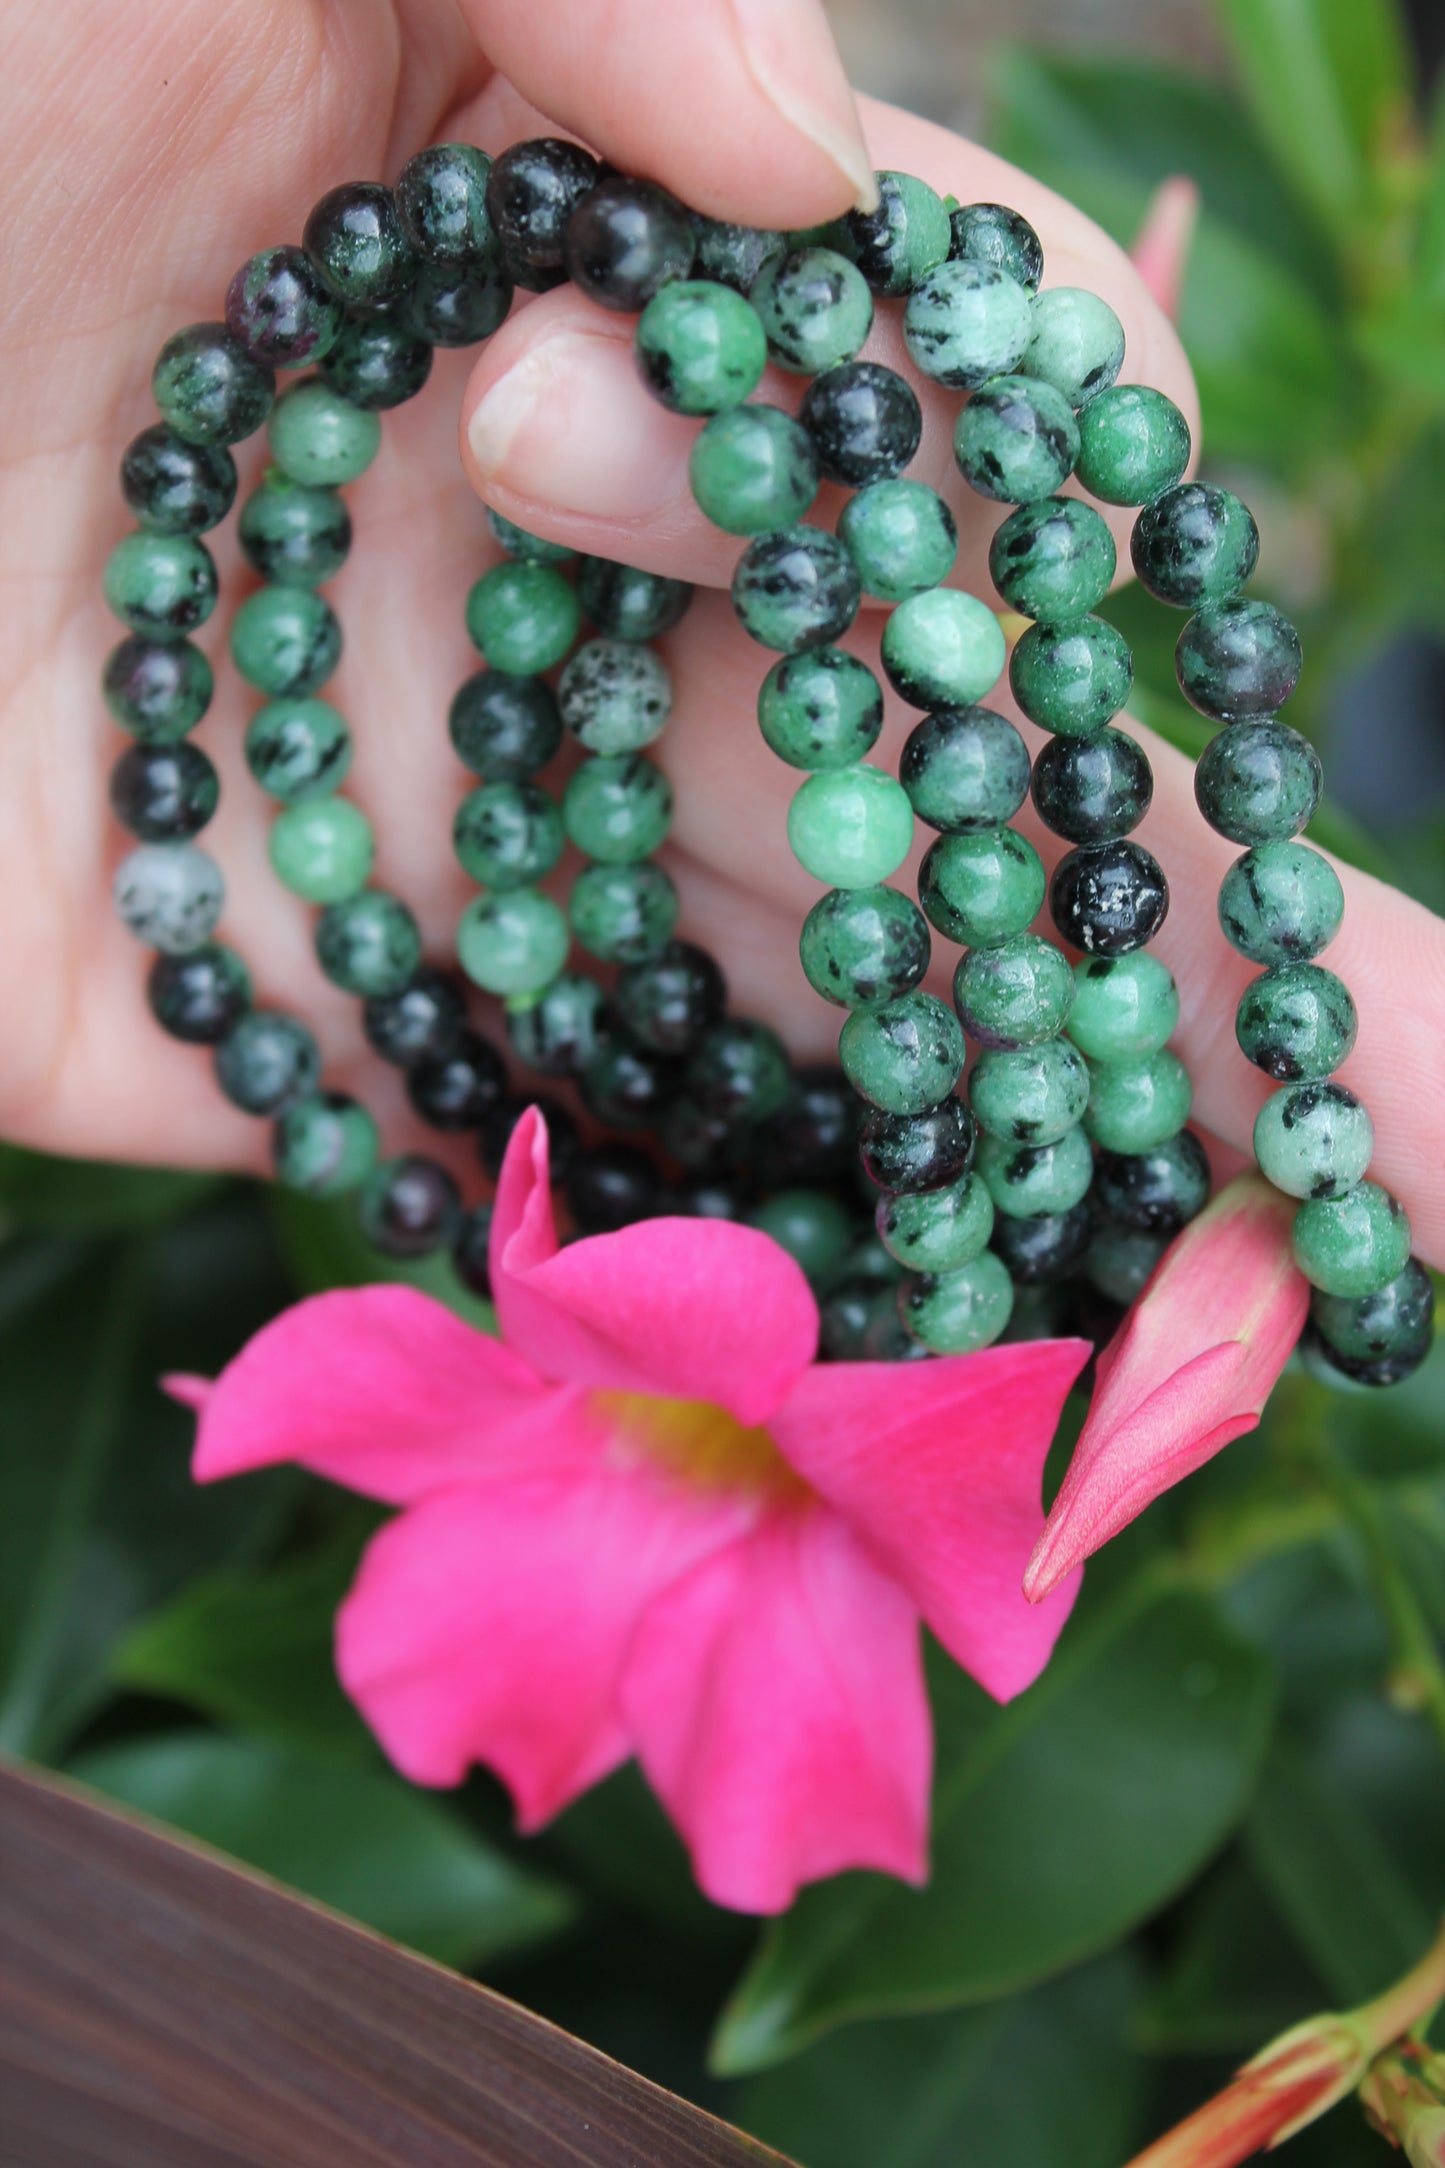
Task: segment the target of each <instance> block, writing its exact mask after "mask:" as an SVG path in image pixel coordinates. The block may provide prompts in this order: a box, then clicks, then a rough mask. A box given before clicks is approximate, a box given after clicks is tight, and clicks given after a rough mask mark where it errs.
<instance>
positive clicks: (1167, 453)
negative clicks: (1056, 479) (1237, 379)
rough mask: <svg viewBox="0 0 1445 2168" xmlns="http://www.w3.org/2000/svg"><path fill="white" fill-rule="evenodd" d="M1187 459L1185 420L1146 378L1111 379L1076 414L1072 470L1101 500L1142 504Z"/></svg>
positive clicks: (1167, 486)
mask: <svg viewBox="0 0 1445 2168" xmlns="http://www.w3.org/2000/svg"><path fill="white" fill-rule="evenodd" d="M1188 464H1189V424H1188V422H1187V421H1186V420H1185V419H1184V416H1183V415H1182V414H1181V413H1180V411H1179V409H1178V407H1177V406H1176V405H1175V404H1174V401H1173V400H1172V399H1166V398H1165V396H1164V394H1163V392H1162V391H1153V390H1151V389H1150V387H1149V386H1148V385H1147V384H1114V385H1112V386H1111V387H1110V389H1109V390H1108V391H1101V392H1100V393H1099V395H1098V397H1097V398H1095V399H1091V400H1090V401H1089V403H1088V405H1087V406H1086V407H1085V408H1084V411H1083V413H1082V414H1081V415H1080V417H1079V457H1078V463H1077V467H1076V469H1075V471H1076V472H1077V474H1078V477H1079V480H1080V481H1081V482H1082V483H1083V485H1084V487H1085V489H1087V490H1088V492H1089V495H1090V496H1091V497H1097V498H1098V499H1099V501H1100V503H1101V504H1148V502H1149V500H1150V499H1151V498H1152V497H1157V496H1158V495H1159V494H1160V492H1161V491H1162V490H1166V489H1171V488H1172V487H1173V486H1174V484H1175V483H1176V482H1177V481H1178V480H1179V478H1180V476H1181V475H1182V474H1183V472H1184V470H1185V468H1186V467H1187V466H1188Z"/></svg>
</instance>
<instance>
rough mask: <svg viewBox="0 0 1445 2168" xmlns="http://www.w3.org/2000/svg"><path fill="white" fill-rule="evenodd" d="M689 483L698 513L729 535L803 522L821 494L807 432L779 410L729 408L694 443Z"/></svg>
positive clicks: (752, 533) (816, 463)
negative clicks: (806, 513)
mask: <svg viewBox="0 0 1445 2168" xmlns="http://www.w3.org/2000/svg"><path fill="white" fill-rule="evenodd" d="M688 479H689V481H690V483H691V485H692V493H693V496H694V497H695V499H696V500H697V504H698V508H699V510H700V511H701V512H703V514H704V515H705V516H706V517H707V518H708V519H710V520H711V521H712V523H713V525H714V526H715V527H721V528H722V529H723V531H724V533H726V534H745V535H756V534H765V533H767V532H769V531H770V530H771V529H773V528H775V527H790V526H792V525H794V523H795V522H797V521H799V520H801V519H802V517H803V515H804V513H805V512H806V511H807V510H808V508H809V506H810V505H811V504H812V502H813V499H814V498H815V497H816V496H817V494H818V458H817V454H816V452H815V451H814V449H813V446H812V443H811V442H810V440H809V437H808V434H807V431H806V430H805V429H803V428H802V426H801V425H800V424H799V423H798V422H795V421H794V419H793V417H792V415H791V414H784V413H783V412H782V411H781V410H780V409H779V408H778V407H771V406H764V405H757V406H737V407H730V408H728V409H727V411H726V412H724V413H721V414H714V415H713V417H712V419H711V421H709V422H707V423H705V424H704V426H703V427H702V429H701V430H699V432H698V435H697V437H696V439H695V441H694V443H693V447H692V452H691V455H690V457H689V460H688Z"/></svg>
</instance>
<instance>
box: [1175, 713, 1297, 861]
mask: <svg viewBox="0 0 1445 2168" xmlns="http://www.w3.org/2000/svg"><path fill="white" fill-rule="evenodd" d="M1323 787H1324V770H1323V768H1322V767H1321V766H1320V756H1319V754H1318V753H1317V752H1316V751H1315V749H1314V747H1313V746H1312V745H1311V744H1310V742H1309V739H1308V738H1302V737H1301V736H1300V734H1299V732H1298V731H1297V730H1291V729H1289V727H1288V726H1287V725H1286V724H1284V723H1236V724H1235V725H1234V727H1233V728H1232V729H1230V730H1221V731H1220V733H1219V735H1218V737H1217V738H1214V739H1212V740H1211V741H1210V743H1209V744H1208V745H1206V747H1205V748H1204V751H1203V752H1202V753H1201V755H1200V757H1199V764H1198V766H1197V767H1196V768H1195V771H1194V796H1195V799H1196V801H1197V803H1198V806H1199V810H1200V812H1201V813H1202V814H1203V815H1204V818H1205V819H1206V820H1207V821H1208V823H1209V825H1210V827H1211V828H1213V829H1215V830H1217V832H1218V833H1219V834H1220V835H1222V836H1228V838H1229V840H1230V842H1231V843H1245V844H1255V843H1283V842H1285V841H1287V840H1288V838H1289V837H1291V836H1297V835H1298V834H1299V832H1300V830H1301V828H1303V827H1304V826H1305V825H1306V824H1307V823H1308V822H1309V821H1311V820H1312V819H1313V818H1314V813H1315V808H1316V806H1317V805H1318V804H1319V802H1320V792H1321V790H1322V789H1323Z"/></svg>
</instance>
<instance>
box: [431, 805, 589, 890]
mask: <svg viewBox="0 0 1445 2168" xmlns="http://www.w3.org/2000/svg"><path fill="white" fill-rule="evenodd" d="M565 841H566V835H565V831H564V829H563V826H562V814H561V811H560V809H559V807H558V805H557V803H556V801H555V799H553V798H552V796H551V795H550V793H549V792H547V791H545V790H543V789H542V787H541V785H540V784H537V783H483V784H482V785H481V786H480V788H479V789H477V790H472V791H468V793H467V795H466V797H465V798H463V800H462V802H461V804H460V805H459V806H458V807H457V810H456V818H455V820H454V821H453V823H452V843H453V846H454V848H455V850H456V854H457V858H458V860H459V861H460V864H461V866H462V870H463V871H464V872H465V873H468V874H470V875H471V878H472V879H473V880H474V881H479V882H480V883H481V884H482V886H483V887H484V888H494V889H499V890H506V889H512V888H530V887H531V886H532V885H533V884H534V883H535V882H537V881H540V880H542V879H543V878H544V877H545V876H546V875H547V874H549V873H550V872H551V871H552V868H553V867H554V866H555V865H556V863H557V861H558V859H559V858H560V857H561V856H562V845H563V843H564V842H565Z"/></svg>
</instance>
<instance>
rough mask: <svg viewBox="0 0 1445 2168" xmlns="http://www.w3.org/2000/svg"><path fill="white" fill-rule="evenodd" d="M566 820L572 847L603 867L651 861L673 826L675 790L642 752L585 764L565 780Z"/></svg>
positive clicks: (564, 801) (564, 810) (564, 804)
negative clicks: (583, 852)
mask: <svg viewBox="0 0 1445 2168" xmlns="http://www.w3.org/2000/svg"><path fill="white" fill-rule="evenodd" d="M562 820H563V825H564V826H565V828H566V830H567V837H568V840H569V842H571V843H574V844H575V845H576V847H577V849H578V850H579V851H585V852H586V854H587V856H588V857H589V858H596V859H600V860H601V862H602V863H603V864H604V865H609V866H621V865H629V864H631V863H632V862H633V861H634V860H635V859H639V858H650V857H651V856H652V854H653V852H654V851H655V850H658V849H659V848H660V847H661V845H662V844H663V842H664V841H665V840H666V837H667V832H668V829H669V828H670V827H671V826H672V785H671V783H669V782H668V780H667V777H666V776H665V775H664V774H663V772H662V770H661V769H660V768H659V767H657V766H656V765H655V764H654V763H653V762H652V761H650V760H648V759H646V758H645V756H644V755H643V754H641V753H624V754H621V755H619V756H618V757H617V758H616V759H597V760H584V761H583V763H582V765H581V767H580V768H577V769H576V770H574V772H573V773H572V775H570V776H569V777H568V779H567V788H566V790H565V792H564V793H563V797H562Z"/></svg>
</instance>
